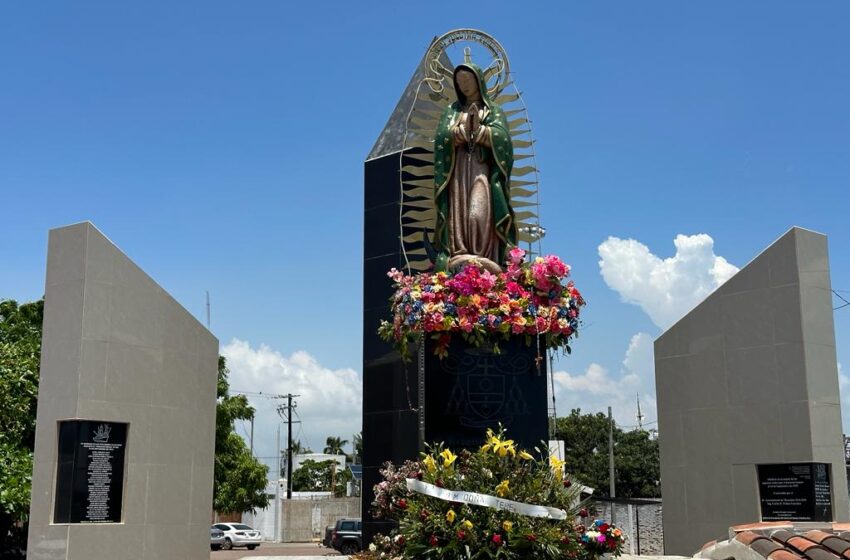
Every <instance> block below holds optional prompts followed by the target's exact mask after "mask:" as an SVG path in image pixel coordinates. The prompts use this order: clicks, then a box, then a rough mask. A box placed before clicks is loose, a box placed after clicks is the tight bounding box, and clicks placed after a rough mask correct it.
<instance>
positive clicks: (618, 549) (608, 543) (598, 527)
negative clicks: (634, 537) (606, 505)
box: [580, 519, 625, 557]
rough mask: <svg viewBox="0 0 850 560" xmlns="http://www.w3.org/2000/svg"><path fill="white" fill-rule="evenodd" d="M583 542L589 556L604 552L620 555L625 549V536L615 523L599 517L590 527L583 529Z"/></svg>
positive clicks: (599, 554)
mask: <svg viewBox="0 0 850 560" xmlns="http://www.w3.org/2000/svg"><path fill="white" fill-rule="evenodd" d="M580 528H583V527H580ZM581 542H582V546H583V547H584V549H585V551H586V553H587V555H588V556H589V557H594V556H601V555H603V554H612V555H614V556H619V555H620V554H621V553H622V550H623V543H624V542H625V537H624V536H623V532H622V531H621V530H620V529H619V528H618V527H616V526H615V525H613V524H610V523H606V522H605V521H604V520H602V519H597V520H596V521H594V522H593V524H592V525H591V526H590V527H589V528H585V530H584V531H582V535H581Z"/></svg>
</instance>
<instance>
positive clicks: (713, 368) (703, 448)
mask: <svg viewBox="0 0 850 560" xmlns="http://www.w3.org/2000/svg"><path fill="white" fill-rule="evenodd" d="M831 302H832V298H831V292H830V278H829V259H828V254H827V243H826V237H825V236H823V235H821V234H817V233H814V232H811V231H807V230H803V229H799V228H793V229H791V230H790V231H788V232H787V233H786V234H785V235H783V236H782V237H781V238H780V239H779V240H777V241H776V242H775V243H773V244H772V245H771V246H770V247H768V248H767V249H766V250H765V251H764V252H763V253H761V254H760V255H759V256H758V257H756V258H755V259H754V260H753V261H752V262H750V263H749V264H748V265H747V266H746V267H744V268H743V269H742V270H741V271H739V272H738V274H736V275H735V276H734V277H732V278H731V279H730V280H729V281H728V282H726V283H725V284H724V285H723V286H721V287H720V288H718V289H717V290H716V291H715V292H714V293H713V294H711V295H710V296H709V297H707V298H706V299H705V300H704V301H703V302H702V303H701V304H700V305H698V306H697V307H696V308H695V309H694V310H692V311H691V312H690V313H688V314H687V315H686V316H685V317H684V318H683V319H682V320H680V321H679V322H678V323H676V324H675V325H674V326H673V327H671V328H670V329H669V330H667V332H665V333H664V334H663V335H662V336H661V337H660V338H658V340H656V341H655V378H656V387H657V393H658V422H659V433H660V448H661V487H662V495H663V496H664V541H665V552H666V553H667V554H682V555H689V556H690V555H692V554H693V553H694V552H696V551H697V550H698V549H699V547H700V546H701V545H702V544H703V543H705V542H707V541H709V540H712V539H714V538H717V537H723V536H724V535H726V534H727V529H728V527H729V526H730V525H734V524H739V523H748V522H754V521H759V520H760V515H761V513H760V507H759V500H758V488H757V480H756V469H755V465H756V464H760V463H784V462H825V463H830V464H831V465H832V487H833V512H834V515H835V517H836V519H838V520H846V519H848V497H847V480H846V473H845V469H844V448H843V440H842V434H841V410H840V406H839V397H838V368H837V363H836V353H835V330H834V324H833V312H832V303H831Z"/></svg>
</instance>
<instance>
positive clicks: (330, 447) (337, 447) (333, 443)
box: [322, 436, 348, 455]
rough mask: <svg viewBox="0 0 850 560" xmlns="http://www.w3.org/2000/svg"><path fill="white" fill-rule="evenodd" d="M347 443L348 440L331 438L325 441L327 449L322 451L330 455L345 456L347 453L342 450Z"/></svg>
mask: <svg viewBox="0 0 850 560" xmlns="http://www.w3.org/2000/svg"><path fill="white" fill-rule="evenodd" d="M347 443H348V440H347V439H342V438H340V437H333V436H329V437H328V439H327V440H326V441H325V449H324V451H322V453H327V454H328V455H344V454H345V452H344V451H343V450H342V448H343V446H345V444H347Z"/></svg>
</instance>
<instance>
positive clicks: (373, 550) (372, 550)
mask: <svg viewBox="0 0 850 560" xmlns="http://www.w3.org/2000/svg"><path fill="white" fill-rule="evenodd" d="M376 550H378V547H377V546H375V543H372V544H370V545H369V552H375V551H376Z"/></svg>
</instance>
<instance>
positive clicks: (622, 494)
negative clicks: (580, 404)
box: [555, 409, 661, 498]
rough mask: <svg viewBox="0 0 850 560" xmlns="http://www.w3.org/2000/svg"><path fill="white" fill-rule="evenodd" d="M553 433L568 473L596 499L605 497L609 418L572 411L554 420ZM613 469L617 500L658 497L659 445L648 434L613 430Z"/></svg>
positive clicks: (659, 489) (607, 478) (659, 494)
mask: <svg viewBox="0 0 850 560" xmlns="http://www.w3.org/2000/svg"><path fill="white" fill-rule="evenodd" d="M555 432H556V433H555V439H560V440H563V441H564V445H565V456H566V457H568V458H569V464H568V465H567V469H568V470H569V471H570V472H571V473H572V474H573V475H575V477H576V478H577V479H579V480H581V481H582V482H583V483H584V484H586V485H587V486H590V487H592V488H594V489H595V490H596V492H595V494H596V495H600V496H608V494H609V483H608V480H609V473H608V417H607V416H606V415H605V414H603V413H601V412H597V413H596V414H582V413H581V410H580V409H574V410H572V412H570V415H569V416H566V417H563V418H558V419H557V423H556V427H555ZM614 469H615V472H616V474H615V476H616V478H615V482H616V490H617V497H618V498H658V497H661V486H660V484H659V480H660V471H661V467H660V458H659V453H658V441H657V440H654V439H652V438H650V437H649V433H648V432H646V431H642V430H635V431H632V432H624V431H623V430H621V429H620V428H618V427H617V426H616V425H615V426H614Z"/></svg>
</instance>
